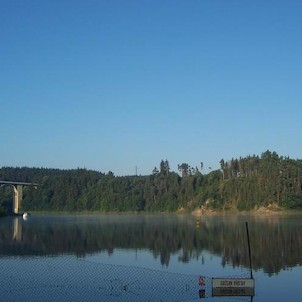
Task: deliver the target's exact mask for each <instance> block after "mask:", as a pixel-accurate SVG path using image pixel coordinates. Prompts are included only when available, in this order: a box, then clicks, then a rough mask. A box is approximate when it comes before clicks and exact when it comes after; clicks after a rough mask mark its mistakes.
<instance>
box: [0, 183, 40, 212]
mask: <svg viewBox="0 0 302 302" xmlns="http://www.w3.org/2000/svg"><path fill="white" fill-rule="evenodd" d="M2 186H12V187H13V190H14V200H13V212H14V214H16V215H18V214H19V209H20V207H21V204H22V198H23V187H34V188H35V189H37V187H38V184H36V183H29V182H17V181H6V180H0V187H2Z"/></svg>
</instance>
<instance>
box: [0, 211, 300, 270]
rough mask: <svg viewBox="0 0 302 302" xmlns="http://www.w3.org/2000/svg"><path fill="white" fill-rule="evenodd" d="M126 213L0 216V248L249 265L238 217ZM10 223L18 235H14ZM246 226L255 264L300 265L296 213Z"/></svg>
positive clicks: (270, 266)
mask: <svg viewBox="0 0 302 302" xmlns="http://www.w3.org/2000/svg"><path fill="white" fill-rule="evenodd" d="M126 217H127V219H126V218H125V217H124V216H115V217H113V218H112V219H105V218H104V217H103V218H104V219H100V218H98V219H96V218H95V217H94V218H91V219H89V218H87V219H84V218H78V219H69V218H67V219H66V220H64V218H60V219H48V218H45V219H44V220H43V218H42V217H37V218H34V219H30V220H29V221H27V222H23V221H22V220H20V221H19V223H18V224H16V223H15V222H14V220H13V219H9V218H5V219H2V220H1V221H0V224H1V225H0V227H1V228H0V253H1V254H2V255H17V254H18V255H19V254H23V255H46V254H47V255H55V254H65V253H73V254H74V253H75V254H77V255H78V256H84V255H85V254H87V253H95V252H101V251H106V252H108V253H109V254H112V253H113V252H114V249H115V248H121V249H148V250H150V251H151V252H152V254H153V255H154V257H155V258H156V259H157V258H159V259H160V262H161V264H162V265H166V266H168V265H169V261H170V257H171V255H173V254H178V259H179V261H182V262H189V261H190V260H191V259H199V257H202V252H203V251H208V252H210V253H212V254H215V255H218V256H221V258H222V260H221V263H222V265H226V264H231V265H233V266H246V267H247V266H248V265H249V260H248V249H247V238H246V230H245V225H244V220H243V219H242V218H240V217H237V218H236V217H231V216H225V217H207V218H203V219H201V221H200V222H199V223H198V224H195V221H194V218H193V217H191V216H182V217H177V216H133V217H128V216H126ZM15 219H17V218H15ZM18 219H20V218H18ZM20 223H21V224H22V227H20ZM15 225H18V226H19V228H18V229H19V232H22V234H16V231H17V232H18V230H16V229H14V226H15ZM249 225H250V239H251V246H252V260H253V266H254V268H255V269H261V268H263V269H264V271H265V272H267V273H277V272H279V271H280V270H281V269H285V268H287V267H294V266H296V265H301V255H302V232H301V231H302V224H301V223H299V219H298V218H297V219H294V218H276V217H275V218H271V219H268V218H265V219H264V218H263V219H256V218H255V219H253V218H249ZM13 238H18V240H13ZM201 260H202V259H201Z"/></svg>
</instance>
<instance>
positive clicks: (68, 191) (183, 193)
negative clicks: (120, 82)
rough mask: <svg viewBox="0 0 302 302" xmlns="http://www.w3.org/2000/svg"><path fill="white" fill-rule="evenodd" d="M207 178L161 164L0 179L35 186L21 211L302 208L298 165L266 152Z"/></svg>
mask: <svg viewBox="0 0 302 302" xmlns="http://www.w3.org/2000/svg"><path fill="white" fill-rule="evenodd" d="M220 167H221V169H220V170H216V171H212V172H211V173H208V174H206V175H204V174H202V173H201V172H200V171H199V170H198V168H192V167H190V166H189V165H188V164H187V163H182V164H180V165H179V166H178V169H179V173H176V172H171V171H170V168H169V162H168V161H167V160H165V161H161V163H160V166H159V168H154V170H153V172H152V174H150V175H147V176H114V174H113V173H112V172H109V173H106V174H105V173H101V172H97V171H92V170H86V169H74V170H60V169H45V168H28V167H17V168H16V167H2V168H0V180H12V181H22V182H35V183H38V184H39V187H38V189H36V190H35V189H33V188H26V189H25V190H24V199H23V205H22V206H23V210H27V211H28V210H31V211H33V210H37V211H70V212H75V211H79V212H81V211H100V212H113V211H116V212H125V211H135V212H136V211H138V212H140V211H147V212H166V211H168V212H174V211H179V210H183V211H193V210H196V209H198V210H201V211H207V210H227V209H236V210H239V211H242V210H253V209H258V208H260V209H261V208H263V207H268V206H270V207H272V205H274V208H277V209H278V208H280V209H302V160H300V159H298V160H294V159H290V158H289V157H283V156H279V155H278V154H277V153H276V152H271V151H266V152H264V153H262V154H261V156H256V155H253V156H247V157H244V158H235V159H234V158H233V159H231V160H227V161H225V160H224V159H222V160H221V161H220ZM11 200H12V190H11V188H9V187H1V188H0V215H1V213H3V211H4V210H3V209H6V208H8V207H9V205H10V204H11Z"/></svg>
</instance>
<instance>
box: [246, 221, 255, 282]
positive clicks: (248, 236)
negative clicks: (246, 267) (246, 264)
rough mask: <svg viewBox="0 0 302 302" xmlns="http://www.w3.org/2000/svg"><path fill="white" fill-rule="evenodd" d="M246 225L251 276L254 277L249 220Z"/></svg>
mask: <svg viewBox="0 0 302 302" xmlns="http://www.w3.org/2000/svg"><path fill="white" fill-rule="evenodd" d="M245 226H246V235H247V244H248V248H249V259H250V270H251V278H252V279H253V268H252V257H251V246H250V235H249V227H248V223H247V221H246V222H245Z"/></svg>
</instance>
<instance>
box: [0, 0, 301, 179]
mask: <svg viewBox="0 0 302 302" xmlns="http://www.w3.org/2000/svg"><path fill="white" fill-rule="evenodd" d="M301 16H302V1H301V0H296V1H294V0H136V1H132V0H127V1H125V0H106V1H105V0H104V1H103V0H85V1H84V0H51V1H47V0H45V1H43V0H35V1H34V0H26V1H24V0H13V1H12V0H0V112H1V115H0V116H1V132H0V156H1V157H0V166H29V167H49V168H62V169H69V168H77V167H81V168H84V167H85V168H87V169H94V170H98V171H102V172H108V171H109V170H111V171H113V172H114V173H115V174H116V175H129V174H134V173H135V167H136V166H137V168H138V173H139V174H150V173H151V172H152V170H153V168H154V167H155V166H157V167H158V166H159V162H160V161H161V160H162V159H164V160H165V159H168V161H169V163H170V167H171V170H174V171H176V170H177V164H181V163H182V162H186V163H188V164H190V165H191V166H198V167H199V165H200V162H204V167H205V171H204V172H207V169H208V167H212V168H213V169H214V168H218V167H219V161H220V159H221V158H224V159H225V160H229V159H231V158H232V157H239V156H242V157H244V156H247V155H252V154H257V155H261V153H262V152H264V151H266V150H267V149H269V150H271V151H276V152H277V153H278V154H279V155H284V156H290V157H291V158H302V156H301V153H302V139H301V133H302V18H301Z"/></svg>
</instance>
